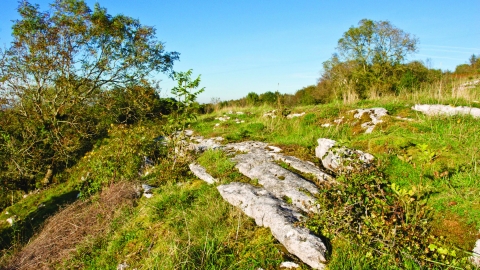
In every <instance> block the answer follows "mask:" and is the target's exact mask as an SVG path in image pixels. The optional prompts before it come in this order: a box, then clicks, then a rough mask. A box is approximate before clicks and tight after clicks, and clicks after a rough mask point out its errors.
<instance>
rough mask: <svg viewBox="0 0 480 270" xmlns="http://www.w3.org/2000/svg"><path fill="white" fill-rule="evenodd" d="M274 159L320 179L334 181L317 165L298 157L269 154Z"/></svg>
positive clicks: (321, 180)
mask: <svg viewBox="0 0 480 270" xmlns="http://www.w3.org/2000/svg"><path fill="white" fill-rule="evenodd" d="M270 155H271V156H272V157H273V158H274V159H275V160H277V161H283V162H285V163H287V164H288V165H290V166H292V168H294V169H296V170H298V171H300V172H302V173H308V174H312V175H313V176H315V178H316V179H317V180H318V181H320V182H323V181H328V182H331V183H333V182H335V179H333V177H332V176H331V175H329V174H327V173H325V172H324V171H322V170H320V169H319V168H318V167H317V166H315V165H314V164H310V163H308V162H305V161H303V160H301V159H299V158H296V157H294V156H284V155H280V154H270Z"/></svg>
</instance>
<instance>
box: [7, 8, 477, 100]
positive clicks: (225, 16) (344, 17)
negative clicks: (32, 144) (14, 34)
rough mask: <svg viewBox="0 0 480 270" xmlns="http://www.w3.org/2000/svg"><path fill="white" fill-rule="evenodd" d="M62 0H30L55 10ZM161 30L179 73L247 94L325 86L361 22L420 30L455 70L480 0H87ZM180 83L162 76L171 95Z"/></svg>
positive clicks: (219, 90)
mask: <svg viewBox="0 0 480 270" xmlns="http://www.w3.org/2000/svg"><path fill="white" fill-rule="evenodd" d="M52 1H53V0H30V2H31V3H37V4H39V5H40V8H41V10H47V9H49V6H48V3H51V2H52ZM86 2H87V3H88V4H89V6H90V7H92V8H93V5H94V3H95V2H99V3H100V5H101V6H102V7H105V8H107V11H108V13H110V14H112V15H116V14H119V13H122V14H124V15H127V16H131V17H133V18H136V19H139V20H140V22H141V23H142V24H145V25H150V26H155V27H156V29H157V37H158V39H159V40H161V41H163V42H164V43H165V47H166V50H167V51H177V52H179V53H180V54H181V55H180V61H179V62H177V63H176V64H175V65H174V69H175V70H176V71H187V70H188V69H193V73H194V76H197V75H199V74H201V76H202V83H201V85H202V86H204V87H205V88H206V89H205V92H204V93H203V94H201V96H200V97H199V101H200V102H210V100H211V98H220V99H221V100H230V99H238V98H241V97H244V96H246V95H247V94H248V93H249V92H256V93H259V94H260V93H264V92H267V91H277V90H278V91H280V92H281V93H294V92H295V91H296V90H298V89H301V88H302V87H305V86H308V85H312V84H315V83H316V82H317V79H318V78H319V77H320V74H321V72H322V63H323V62H324V61H326V60H328V59H329V58H330V57H331V55H332V53H334V52H335V47H336V45H337V41H338V39H339V38H340V37H341V36H342V34H343V33H344V32H345V31H347V30H348V28H349V27H351V26H356V25H357V23H358V22H359V21H360V20H361V19H364V18H366V19H371V20H374V21H379V20H388V21H390V22H391V23H392V24H393V25H395V26H396V27H398V28H400V29H402V30H404V31H406V32H408V33H411V34H413V35H415V36H416V37H417V38H418V39H419V40H420V43H419V51H418V53H416V54H414V55H412V56H410V57H409V59H410V60H422V61H426V60H427V59H430V63H431V64H430V65H431V67H432V68H440V69H443V70H446V69H448V70H454V69H455V67H456V66H457V65H459V64H463V63H466V62H467V61H468V58H469V57H470V56H471V55H472V54H477V55H480V15H479V14H480V0H461V1H443V0H425V1H403V0H397V1H391V0H384V1H369V0H361V1H360V0H351V1H333V0H332V1H326V0H316V1H313V0H308V1H307V0H305V1H302V0H297V1H293V0H276V1H273V0H237V1H233V0H232V1H230V0H221V1H220V0H218V1H217V0H215V1H198V0H184V1H178V0H163V1H160V0H86ZM17 5H18V1H17V0H0V44H1V45H2V46H4V45H5V46H8V44H9V42H10V41H11V26H12V22H11V20H14V19H17V18H18V15H17V12H16V7H17ZM173 85H174V83H173V82H172V81H171V80H170V79H168V78H167V77H165V76H164V77H162V82H161V87H162V96H166V95H167V93H168V92H169V89H171V87H172V86H173Z"/></svg>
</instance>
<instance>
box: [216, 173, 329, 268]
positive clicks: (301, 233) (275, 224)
mask: <svg viewBox="0 0 480 270" xmlns="http://www.w3.org/2000/svg"><path fill="white" fill-rule="evenodd" d="M217 189H218V191H219V192H220V194H221V196H222V197H223V198H224V199H225V200H226V201H228V202H229V203H230V204H232V205H234V206H237V207H239V208H240V209H241V210H242V211H243V212H244V213H245V214H246V215H247V216H249V217H251V218H253V219H255V222H256V224H257V225H258V226H264V227H268V228H270V230H271V232H272V235H273V236H274V237H275V238H276V239H277V240H278V241H279V242H280V243H282V245H283V246H285V248H286V249H287V250H288V251H289V252H290V253H292V254H294V255H295V256H297V257H298V258H300V259H301V260H302V261H303V262H304V263H306V264H308V265H309V266H311V267H312V268H314V269H324V267H325V265H324V264H323V263H322V262H325V253H326V251H327V248H326V246H325V244H324V243H323V242H322V240H321V239H320V238H318V237H317V236H315V235H313V234H311V232H310V231H309V230H308V229H306V228H303V227H300V226H296V225H295V222H298V221H300V220H302V218H303V216H302V215H301V214H300V213H299V212H298V211H297V210H296V208H295V207H293V206H291V205H288V204H286V203H285V202H283V201H281V200H280V199H278V198H276V197H274V196H273V195H272V194H271V193H270V192H268V191H267V190H266V189H264V188H257V187H253V186H252V185H249V184H245V183H236V182H234V183H230V184H228V185H220V186H218V187H217Z"/></svg>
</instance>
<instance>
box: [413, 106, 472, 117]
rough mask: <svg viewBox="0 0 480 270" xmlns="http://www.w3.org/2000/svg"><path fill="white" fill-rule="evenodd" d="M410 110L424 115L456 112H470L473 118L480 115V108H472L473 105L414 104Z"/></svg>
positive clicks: (453, 113) (452, 113)
mask: <svg viewBox="0 0 480 270" xmlns="http://www.w3.org/2000/svg"><path fill="white" fill-rule="evenodd" d="M412 110H415V111H419V112H422V113H424V114H426V115H449V116H451V115H456V114H463V115H465V114H470V115H471V116H473V117H475V118H479V117H480V109H479V108H473V107H465V106H458V107H453V106H449V105H440V104H435V105H427V104H424V105H421V104H416V105H415V106H413V107H412Z"/></svg>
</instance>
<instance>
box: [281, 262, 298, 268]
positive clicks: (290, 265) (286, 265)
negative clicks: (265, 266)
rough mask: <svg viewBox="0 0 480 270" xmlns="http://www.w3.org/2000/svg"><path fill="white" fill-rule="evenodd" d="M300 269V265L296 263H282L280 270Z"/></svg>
mask: <svg viewBox="0 0 480 270" xmlns="http://www.w3.org/2000/svg"><path fill="white" fill-rule="evenodd" d="M297 268H300V265H298V264H296V263H294V262H282V263H281V264H280V269H297Z"/></svg>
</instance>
